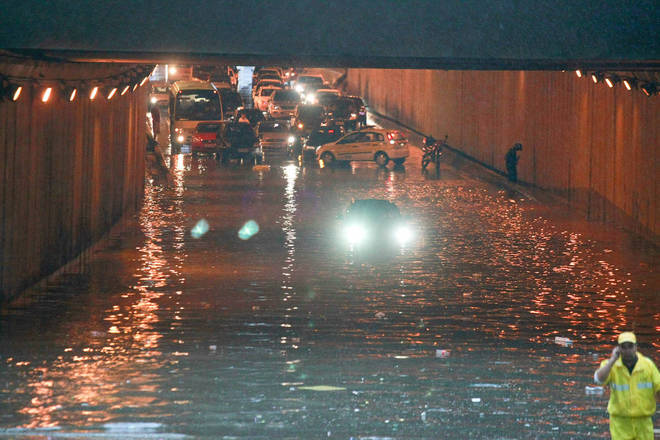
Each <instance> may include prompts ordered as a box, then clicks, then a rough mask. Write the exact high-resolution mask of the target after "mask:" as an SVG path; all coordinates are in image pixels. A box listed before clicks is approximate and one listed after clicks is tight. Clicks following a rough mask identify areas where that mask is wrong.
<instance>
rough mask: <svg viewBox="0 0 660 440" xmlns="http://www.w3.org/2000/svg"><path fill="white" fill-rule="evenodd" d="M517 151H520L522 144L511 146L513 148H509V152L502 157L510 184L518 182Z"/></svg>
mask: <svg viewBox="0 0 660 440" xmlns="http://www.w3.org/2000/svg"><path fill="white" fill-rule="evenodd" d="M518 151H522V144H519V143H516V144H513V147H511V148H509V151H507V152H506V156H504V160H505V161H506V174H507V176H508V177H509V181H511V182H517V181H518V159H519V158H518Z"/></svg>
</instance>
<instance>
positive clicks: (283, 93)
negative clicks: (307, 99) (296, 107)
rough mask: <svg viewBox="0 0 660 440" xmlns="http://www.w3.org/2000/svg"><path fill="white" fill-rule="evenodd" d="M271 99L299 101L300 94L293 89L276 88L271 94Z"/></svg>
mask: <svg viewBox="0 0 660 440" xmlns="http://www.w3.org/2000/svg"><path fill="white" fill-rule="evenodd" d="M273 101H300V95H299V94H298V92H296V91H295V90H278V91H277V92H275V94H274V95H273Z"/></svg>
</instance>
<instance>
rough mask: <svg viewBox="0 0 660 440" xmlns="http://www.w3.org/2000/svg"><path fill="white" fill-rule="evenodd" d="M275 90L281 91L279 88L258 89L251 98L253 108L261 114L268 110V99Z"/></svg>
mask: <svg viewBox="0 0 660 440" xmlns="http://www.w3.org/2000/svg"><path fill="white" fill-rule="evenodd" d="M276 90H282V89H281V88H280V87H273V86H267V87H262V88H261V89H259V90H258V91H257V92H256V93H255V95H254V96H253V97H252V100H253V101H254V107H255V108H258V109H259V110H261V111H262V112H266V111H267V110H268V104H270V99H271V97H272V96H273V93H275V91H276Z"/></svg>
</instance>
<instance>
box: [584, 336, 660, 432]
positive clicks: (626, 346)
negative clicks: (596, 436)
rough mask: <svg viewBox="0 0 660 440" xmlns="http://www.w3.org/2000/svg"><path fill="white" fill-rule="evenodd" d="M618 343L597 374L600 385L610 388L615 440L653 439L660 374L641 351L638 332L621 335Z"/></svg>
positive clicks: (601, 364)
mask: <svg viewBox="0 0 660 440" xmlns="http://www.w3.org/2000/svg"><path fill="white" fill-rule="evenodd" d="M617 343H618V345H617V346H616V347H614V349H613V350H612V356H610V358H609V359H607V360H604V361H603V362H601V363H600V368H598V370H596V373H595V374H594V380H595V381H596V383H599V384H603V385H609V387H610V403H609V404H608V405H607V412H609V413H610V433H611V434H612V440H653V421H652V420H651V416H652V415H653V414H655V403H656V399H657V398H658V397H660V373H659V372H658V368H657V367H656V366H655V364H654V363H653V361H652V360H651V359H649V358H647V357H646V356H643V355H642V354H641V353H638V352H637V338H636V337H635V334H634V333H632V332H623V333H621V334H620V335H619V338H618V339H617Z"/></svg>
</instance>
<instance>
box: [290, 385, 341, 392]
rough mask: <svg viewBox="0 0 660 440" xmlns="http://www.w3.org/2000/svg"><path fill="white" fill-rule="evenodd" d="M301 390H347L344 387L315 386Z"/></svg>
mask: <svg viewBox="0 0 660 440" xmlns="http://www.w3.org/2000/svg"><path fill="white" fill-rule="evenodd" d="M298 389H299V390H309V391H343V390H345V389H346V388H344V387H333V386H331V385H313V386H307V387H298Z"/></svg>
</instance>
